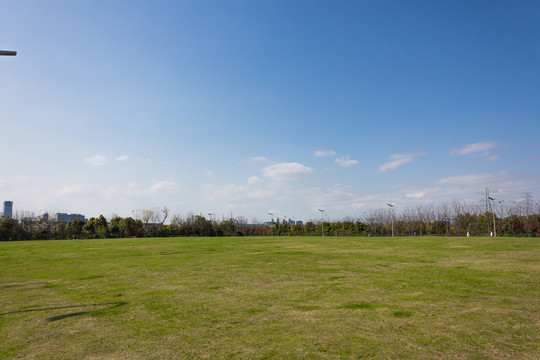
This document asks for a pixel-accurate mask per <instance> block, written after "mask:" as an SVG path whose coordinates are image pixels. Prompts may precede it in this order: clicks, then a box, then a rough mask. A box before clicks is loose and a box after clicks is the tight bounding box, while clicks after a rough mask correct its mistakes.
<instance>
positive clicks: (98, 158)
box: [84, 154, 129, 166]
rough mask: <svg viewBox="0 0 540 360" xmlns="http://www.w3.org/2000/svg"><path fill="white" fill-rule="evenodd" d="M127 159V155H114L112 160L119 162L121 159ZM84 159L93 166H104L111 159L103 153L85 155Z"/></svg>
mask: <svg viewBox="0 0 540 360" xmlns="http://www.w3.org/2000/svg"><path fill="white" fill-rule="evenodd" d="M128 159H129V156H128V155H121V156H118V157H116V158H115V159H114V161H118V162H121V161H127V160H128ZM84 161H86V162H87V163H88V164H90V165H93V166H104V165H106V164H108V163H109V162H110V161H111V160H109V158H107V157H106V156H105V155H99V154H98V155H94V156H90V157H87V158H86V159H84Z"/></svg>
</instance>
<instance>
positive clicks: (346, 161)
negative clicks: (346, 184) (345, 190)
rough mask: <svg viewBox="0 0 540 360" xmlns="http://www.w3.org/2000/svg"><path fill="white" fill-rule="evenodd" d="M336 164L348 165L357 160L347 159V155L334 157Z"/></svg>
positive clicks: (353, 163)
mask: <svg viewBox="0 0 540 360" xmlns="http://www.w3.org/2000/svg"><path fill="white" fill-rule="evenodd" d="M336 164H338V165H339V166H343V167H348V166H352V165H356V164H358V160H352V159H349V157H348V156H342V157H340V158H337V159H336Z"/></svg>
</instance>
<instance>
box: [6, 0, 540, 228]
mask: <svg viewBox="0 0 540 360" xmlns="http://www.w3.org/2000/svg"><path fill="white" fill-rule="evenodd" d="M0 11H1V12H2V14H5V16H4V17H3V21H2V22H1V23H0V34H2V35H1V36H0V48H1V49H10V50H13V51H17V56H6V57H4V56H2V57H0V78H1V79H2V83H3V85H4V86H2V87H1V88H0V108H1V109H2V116H1V118H0V119H1V120H0V121H1V123H0V124H1V126H2V134H3V136H2V146H3V149H5V153H6V154H7V155H6V156H4V157H2V159H1V160H0V167H1V168H2V171H1V172H0V199H9V200H12V201H14V204H15V205H14V209H21V210H30V211H40V210H51V211H60V212H66V213H81V214H85V215H86V217H87V218H90V217H96V216H99V215H100V214H103V215H105V216H110V215H111V214H118V215H119V216H122V217H129V216H132V215H133V212H134V211H135V210H137V209H155V208H162V207H164V206H166V207H168V208H169V209H170V211H171V213H177V214H182V215H184V214H187V213H190V212H192V213H195V214H199V213H200V214H203V215H206V214H208V213H212V214H216V217H220V218H221V217H222V216H224V217H229V216H231V215H232V216H233V217H238V216H243V217H246V218H252V217H255V218H257V219H260V220H261V221H266V220H267V219H268V218H269V216H268V215H267V214H268V213H269V212H271V213H276V214H277V215H278V216H279V217H280V218H281V217H283V216H287V217H288V218H291V219H297V220H298V219H300V220H309V219H318V218H320V212H319V211H318V209H325V214H328V216H329V218H331V219H340V218H343V217H345V216H355V215H356V214H359V213H362V212H364V211H368V210H370V209H375V208H381V209H382V208H385V207H387V206H386V204H388V203H392V204H395V205H396V209H405V208H407V207H408V206H415V205H417V204H418V205H429V204H438V203H443V202H450V201H453V200H463V201H467V200H468V201H481V199H482V194H481V193H482V191H483V189H485V188H486V187H488V188H490V189H492V190H496V191H497V193H496V194H495V195H494V198H497V199H501V200H506V201H510V200H513V201H517V200H519V199H522V198H523V196H524V195H523V194H525V193H532V197H533V198H534V199H537V196H538V193H539V192H540V181H538V180H539V179H540V166H539V165H540V146H539V145H538V141H537V137H538V133H539V130H540V121H539V120H540V96H539V95H540V89H539V87H538V84H539V83H540V81H539V80H540V70H539V68H538V65H537V64H538V62H539V60H540V46H539V45H538V41H537V39H538V36H539V35H540V25H539V22H538V15H537V14H538V13H540V5H539V4H538V3H537V2H534V1H524V2H520V3H519V4H510V3H507V2H500V1H495V2H475V3H471V4H469V3H462V4H453V3H442V4H441V3H438V4H419V3H415V2H386V3H360V2H349V1H344V2H337V3H336V2H319V1H316V2H313V3H309V4H307V3H302V2H294V3H279V2H253V3H245V2H238V1H224V2H204V3H201V2H196V1H185V2H181V3H178V4H175V3H166V2H164V3H157V4H156V3H148V2H143V1H129V2H128V1H118V2H114V3H113V4H108V3H94V2H76V3H72V2H67V1H58V2H54V3H44V2H39V1H28V2H19V1H6V2H2V3H1V4H0ZM396 211H398V210H396Z"/></svg>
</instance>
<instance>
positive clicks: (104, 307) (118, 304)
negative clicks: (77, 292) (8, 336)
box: [0, 301, 127, 322]
mask: <svg viewBox="0 0 540 360" xmlns="http://www.w3.org/2000/svg"><path fill="white" fill-rule="evenodd" d="M126 304H127V302H125V301H114V302H106V303H99V304H82V305H70V306H57V307H47V308H38V309H26V310H18V311H11V312H7V313H1V314H0V316H4V315H10V314H19V313H27V312H35V311H48V310H61V309H74V308H98V309H96V310H89V311H79V312H74V313H68V314H62V315H57V316H53V317H50V318H47V321H50V322H51V321H58V320H62V319H67V318H70V317H74V316H82V315H88V314H91V313H96V312H98V311H99V312H102V311H107V310H112V309H116V308H118V307H121V306H124V305H126ZM108 305H110V306H108Z"/></svg>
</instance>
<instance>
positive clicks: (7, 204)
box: [3, 201, 13, 219]
mask: <svg viewBox="0 0 540 360" xmlns="http://www.w3.org/2000/svg"><path fill="white" fill-rule="evenodd" d="M3 216H7V217H8V218H10V219H13V201H4V215H3Z"/></svg>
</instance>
